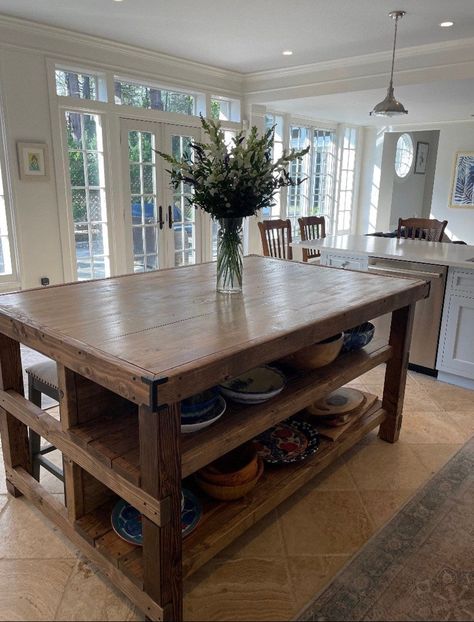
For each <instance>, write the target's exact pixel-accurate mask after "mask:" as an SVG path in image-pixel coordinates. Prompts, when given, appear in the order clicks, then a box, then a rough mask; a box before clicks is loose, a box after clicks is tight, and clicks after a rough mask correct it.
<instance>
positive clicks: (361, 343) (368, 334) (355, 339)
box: [342, 322, 375, 352]
mask: <svg viewBox="0 0 474 622" xmlns="http://www.w3.org/2000/svg"><path fill="white" fill-rule="evenodd" d="M374 333H375V326H374V325H373V324H372V322H364V324H360V326H354V328H351V329H350V330H346V331H344V344H343V346H342V351H343V352H355V351H356V350H360V349H361V348H364V347H365V346H366V345H367V344H368V343H370V342H371V341H372V339H373V337H374Z"/></svg>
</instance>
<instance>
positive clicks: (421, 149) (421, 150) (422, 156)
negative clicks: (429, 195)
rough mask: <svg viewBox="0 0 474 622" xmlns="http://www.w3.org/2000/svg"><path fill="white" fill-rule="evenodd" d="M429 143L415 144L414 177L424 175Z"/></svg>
mask: <svg viewBox="0 0 474 622" xmlns="http://www.w3.org/2000/svg"><path fill="white" fill-rule="evenodd" d="M429 148H430V144H429V143H422V142H418V143H416V158H415V175H424V174H425V173H426V165H427V163H428V151H429Z"/></svg>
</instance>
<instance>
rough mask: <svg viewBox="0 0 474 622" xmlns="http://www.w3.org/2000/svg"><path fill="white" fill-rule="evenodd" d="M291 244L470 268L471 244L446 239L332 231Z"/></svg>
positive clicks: (473, 251) (473, 263) (472, 261)
mask: <svg viewBox="0 0 474 622" xmlns="http://www.w3.org/2000/svg"><path fill="white" fill-rule="evenodd" d="M292 246H294V247H300V248H308V249H315V248H316V249H318V250H331V251H336V252H337V253H344V252H345V253H347V254H352V253H355V254H363V255H369V256H372V257H380V258H385V259H400V260H405V261H418V262H420V263H429V264H438V265H442V266H451V267H455V268H466V269H468V270H474V246H466V245H464V244H451V243H449V242H426V241H425V240H404V239H400V240H399V239H398V238H381V237H376V236H370V235H369V236H366V235H335V236H329V237H327V238H323V239H321V240H308V241H305V242H294V243H293V244H292Z"/></svg>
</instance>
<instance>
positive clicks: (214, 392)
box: [181, 387, 219, 418]
mask: <svg viewBox="0 0 474 622" xmlns="http://www.w3.org/2000/svg"><path fill="white" fill-rule="evenodd" d="M218 399H219V388H218V387H212V388H211V389H208V390H207V391H204V392H203V393H198V394H197V395H193V396H192V397H189V398H187V399H185V400H183V401H182V402H181V415H182V416H183V417H190V418H191V417H198V418H199V417H202V416H203V415H205V414H206V413H208V412H210V411H211V410H213V408H214V407H215V405H216V403H217V400H218Z"/></svg>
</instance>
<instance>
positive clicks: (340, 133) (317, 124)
mask: <svg viewBox="0 0 474 622" xmlns="http://www.w3.org/2000/svg"><path fill="white" fill-rule="evenodd" d="M265 115H266V116H267V115H268V116H273V117H275V116H281V117H283V123H284V128H283V135H284V138H285V141H284V144H283V148H284V149H285V150H287V151H288V150H289V148H290V146H289V145H290V128H291V127H292V126H298V127H305V128H307V129H309V130H310V132H311V140H312V139H313V137H314V130H321V131H331V132H334V133H335V154H334V166H333V175H334V184H333V190H332V197H331V201H330V203H329V205H328V213H326V214H323V215H324V216H326V220H327V222H326V234H327V235H335V234H336V233H337V218H338V208H339V200H340V193H341V188H340V174H341V170H342V160H343V148H344V135H345V132H346V130H348V129H354V130H355V131H356V149H355V168H354V187H353V192H352V204H351V224H350V231H344V233H347V232H349V233H352V232H353V231H354V230H355V226H356V223H357V217H358V200H359V191H360V171H361V158H362V139H363V135H362V131H361V128H360V127H358V126H355V125H346V124H333V123H328V122H324V121H316V120H314V119H307V118H304V117H297V116H290V115H288V114H285V113H283V112H281V111H278V110H273V109H269V110H267V111H266V113H265ZM310 153H311V158H310V169H309V170H310V174H309V178H308V180H307V182H305V183H307V184H308V200H307V208H308V209H309V205H310V202H311V200H312V197H313V187H314V178H313V175H312V172H313V162H314V154H313V149H311V151H310ZM278 217H279V218H282V219H286V218H288V188H282V191H281V199H280V214H279V216H278V215H276V214H273V215H272V218H278Z"/></svg>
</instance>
